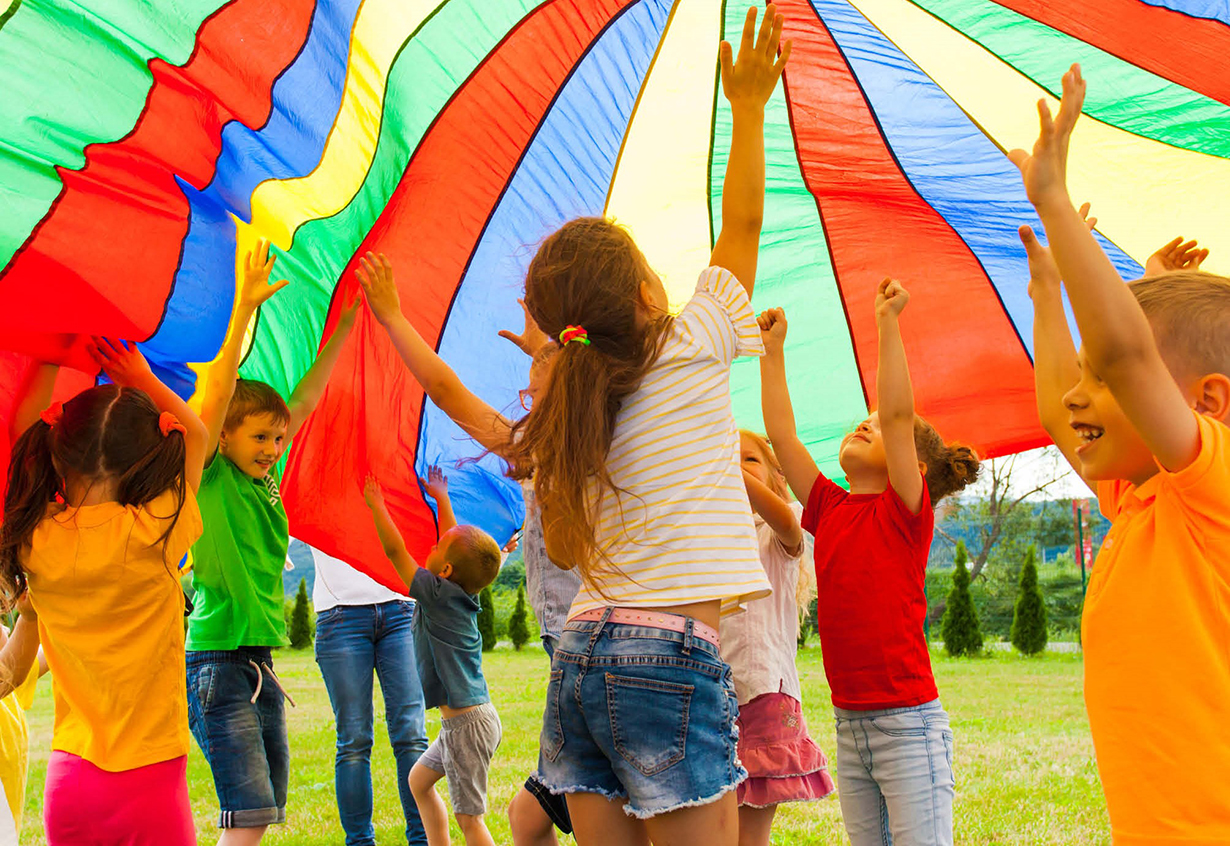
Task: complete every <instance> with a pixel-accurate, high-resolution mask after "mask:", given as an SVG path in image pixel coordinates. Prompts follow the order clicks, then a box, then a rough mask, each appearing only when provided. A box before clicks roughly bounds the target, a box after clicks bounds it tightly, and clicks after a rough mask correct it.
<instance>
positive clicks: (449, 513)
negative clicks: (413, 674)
mask: <svg viewBox="0 0 1230 846" xmlns="http://www.w3.org/2000/svg"><path fill="white" fill-rule="evenodd" d="M420 483H421V484H422V485H423V488H424V489H425V490H426V491H427V493H428V495H429V496H431V497H432V498H433V499H435V501H436V506H437V510H438V517H437V525H438V526H439V529H440V541H439V543H437V544H436V546H435V548H434V549H432V551H431V552H430V553H429V554H428V556H427V560H426V561H425V562H424V563H423V566H422V567H420V566H419V565H418V562H416V561H415V560H414V559H413V558H412V557H411V556H410V553H409V552H408V551H407V550H406V544H405V541H403V540H402V537H401V533H400V532H398V531H397V527H396V526H395V525H393V518H392V517H390V516H389V511H388V508H386V507H385V504H384V496H383V495H382V494H381V492H380V486H379V484H377V482H376V481H375V479H371V478H369V479H368V480H367V484H366V485H365V486H364V488H363V497H364V499H366V500H367V505H368V507H369V508H371V510H372V518H373V519H374V520H375V522H376V532H377V534H379V535H380V543H381V544H382V545H383V546H384V553H385V555H387V556H388V557H389V560H390V561H391V562H393V567H394V568H395V569H396V570H397V573H398V575H400V576H401V577H402V580H403V581H405V583H406V584H407V585H408V586H409V587H410V596H412V597H413V598H414V599H416V600H418V603H419V606H418V612H419V613H418V614H417V615H416V616H415V618H414V652H415V657H416V659H417V663H418V668H419V678H421V679H422V681H423V695H424V698H425V699H426V704H427V707H428V708H435V707H439V709H440V717H441V723H440V736H439V737H437V738H436V740H435V742H434V743H432V744H431V746H429V747H427V751H426V752H424V753H423V756H422V757H421V758H419V759H418V761H417V762H416V763H415V765H414V768H413V769H411V770H410V789H411V790H412V791H413V792H414V801H415V802H417V803H418V806H419V814H421V815H422V818H423V828H425V829H426V830H427V843H428V844H429V846H448V843H449V836H448V812H447V810H446V809H445V807H444V803H443V802H442V801H441V799H440V796H439V794H437V793H436V791H435V784H436V782H437V781H439V780H440V779H442V778H447V779H448V796H449V799H450V800H451V801H452V803H453V814H454V816H455V817H456V818H457V825H458V827H459V828H460V829H461V833H462V834H463V835H464V836H465V841H466V844H467V846H494V841H493V840H492V839H491V833H490V832H489V831H487V825H486V823H484V822H483V814H485V813H486V811H487V771H488V769H489V768H490V766H491V757H492V756H493V755H494V754H495V750H496V749H497V748H498V747H499V745H500V738H501V737H502V735H503V730H502V729H501V727H500V717H499V715H498V714H496V712H495V706H493V705H492V704H491V698H490V697H489V696H488V694H487V682H486V680H485V679H484V678H483V651H482V650H483V639H482V636H481V635H480V634H479V632H478V611H479V604H478V594H479V592H480V591H482V589H483V588H485V587H486V586H487V585H489V584H491V583H492V582H493V581H495V577H496V574H497V573H499V571H500V547H499V545H498V544H497V543H496V542H495V540H494V539H493V538H492V537H491V536H490V535H488V534H487V533H486V532H484V531H483V530H482V529H479V528H478V527H476V526H458V525H457V519H456V518H455V517H454V516H453V506H452V503H451V502H450V501H449V498H448V479H446V478H445V477H444V475H443V474H442V473H441V472H440V469H439V468H438V467H432V468H431V469H430V470H429V471H428V478H427V479H426V480H425V481H424V480H420Z"/></svg>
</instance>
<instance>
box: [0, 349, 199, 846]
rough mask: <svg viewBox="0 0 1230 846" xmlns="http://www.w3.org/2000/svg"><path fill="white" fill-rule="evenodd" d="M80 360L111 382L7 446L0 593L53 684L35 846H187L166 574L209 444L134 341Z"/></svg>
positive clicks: (179, 688)
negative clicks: (23, 594)
mask: <svg viewBox="0 0 1230 846" xmlns="http://www.w3.org/2000/svg"><path fill="white" fill-rule="evenodd" d="M91 352H92V354H93V355H94V357H95V360H96V361H98V363H99V364H100V365H101V366H102V368H103V369H104V371H105V372H106V373H107V375H108V376H109V377H110V378H111V380H112V382H113V383H114V384H110V385H102V386H99V387H96V388H91V389H89V390H87V391H83V392H82V393H80V394H78V395H77V396H76V397H74V398H73V399H71V400H69V401H68V402H67V403H64V404H63V405H60V404H58V403H57V404H56V405H54V406H52V407H51V408H49V409H47V410H46V411H45V412H43V414H42V416H41V419H40V420H39V421H38V422H36V423H35V424H34V425H32V426H31V427H30V428H29V429H28V430H27V431H26V432H25V434H23V435H22V436H21V438H20V439H19V440H18V441H17V444H16V446H15V447H14V449H13V461H12V466H11V467H10V470H9V481H8V493H7V495H6V497H5V503H4V524H3V528H2V530H0V590H2V591H3V593H4V594H5V595H7V596H9V597H12V596H15V595H17V593H19V592H20V589H21V586H22V584H23V582H25V581H27V580H28V583H29V590H30V601H31V604H32V605H33V606H34V609H35V610H36V611H37V612H38V629H39V639H40V640H41V641H42V645H43V649H44V652H45V654H46V659H47V664H48V665H49V666H50V668H51V670H52V672H53V673H54V674H55V685H54V691H55V731H54V734H53V736H52V753H51V759H50V761H49V762H48V764H47V785H46V790H45V793H44V800H43V801H44V804H43V819H44V824H45V829H46V835H47V842H48V843H50V844H53V846H54V844H76V843H86V842H88V843H131V844H151V846H152V844H194V843H196V832H195V827H194V825H193V822H192V812H191V808H190V807H189V805H188V782H187V779H186V777H185V773H186V767H187V761H188V757H187V756H188V730H187V711H188V706H187V700H186V696H185V690H184V657H183V656H184V651H183V649H184V646H183V644H184V641H183V637H184V628H183V613H184V596H183V592H182V591H181V590H180V586H179V578H178V565H179V561H180V559H181V558H182V557H183V556H184V554H185V553H187V551H188V548H189V546H191V544H192V542H193V541H194V540H196V538H197V537H198V536H199V535H200V533H201V517H200V513H199V511H198V509H197V504H196V490H197V487H198V485H199V483H200V479H201V467H202V465H203V463H204V457H205V442H206V440H207V437H208V434H207V432H206V430H205V427H204V425H203V424H202V423H201V421H200V420H198V419H197V417H196V415H194V414H193V413H192V412H191V411H190V410H189V409H188V406H187V405H186V404H185V403H184V402H183V400H181V399H180V398H179V397H177V396H176V395H175V394H174V393H172V392H171V391H170V390H169V389H168V388H167V387H165V386H164V385H163V384H162V383H160V382H159V381H158V380H157V379H156V378H155V377H154V375H153V373H151V372H150V369H149V365H148V364H147V363H146V362H145V359H144V357H142V355H141V354H140V353H139V352H138V351H137V350H136V348H135V347H132V346H126V345H123V344H112V343H110V342H108V341H105V340H103V339H95V340H94V342H93V346H92V347H91Z"/></svg>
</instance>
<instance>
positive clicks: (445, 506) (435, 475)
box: [419, 464, 457, 535]
mask: <svg viewBox="0 0 1230 846" xmlns="http://www.w3.org/2000/svg"><path fill="white" fill-rule="evenodd" d="M419 484H420V485H422V486H423V490H425V491H426V492H427V495H428V496H429V497H431V498H432V499H434V500H435V501H436V531H438V532H439V533H440V534H441V535H443V534H444V533H445V532H447V531H448V530H449V529H451V528H453V527H454V526H456V525H457V517H456V516H455V515H454V514H453V501H452V500H451V499H449V498H448V477H447V476H445V475H444V473H442V472H441V471H440V468H439V467H437V466H435V465H434V464H433V465H432V466H430V467H428V468H427V478H426V479H419Z"/></svg>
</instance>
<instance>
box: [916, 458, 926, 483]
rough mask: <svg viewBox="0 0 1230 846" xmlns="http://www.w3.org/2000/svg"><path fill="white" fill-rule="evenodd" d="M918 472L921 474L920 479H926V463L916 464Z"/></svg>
mask: <svg viewBox="0 0 1230 846" xmlns="http://www.w3.org/2000/svg"><path fill="white" fill-rule="evenodd" d="M918 472H919V473H921V474H922V477H923V478H924V479H925V478H927V462H925V461H920V462H918Z"/></svg>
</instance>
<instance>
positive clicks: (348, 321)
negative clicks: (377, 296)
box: [337, 288, 363, 330]
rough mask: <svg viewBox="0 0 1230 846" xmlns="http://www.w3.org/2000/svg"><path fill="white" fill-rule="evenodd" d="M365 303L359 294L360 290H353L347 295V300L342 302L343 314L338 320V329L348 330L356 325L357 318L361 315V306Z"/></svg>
mask: <svg viewBox="0 0 1230 846" xmlns="http://www.w3.org/2000/svg"><path fill="white" fill-rule="evenodd" d="M362 303H363V297H362V296H360V294H359V289H358V288H351V289H350V291H349V292H348V293H347V294H346V299H345V300H344V301H343V302H342V313H341V314H340V315H338V318H337V328H338V329H342V330H346V329H349V328H350V327H351V326H353V325H354V321H355V317H356V316H358V314H359V306H360V305H362Z"/></svg>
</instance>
